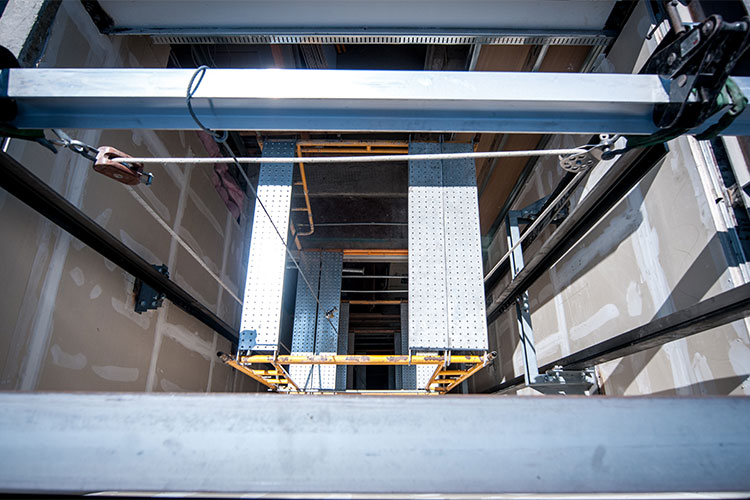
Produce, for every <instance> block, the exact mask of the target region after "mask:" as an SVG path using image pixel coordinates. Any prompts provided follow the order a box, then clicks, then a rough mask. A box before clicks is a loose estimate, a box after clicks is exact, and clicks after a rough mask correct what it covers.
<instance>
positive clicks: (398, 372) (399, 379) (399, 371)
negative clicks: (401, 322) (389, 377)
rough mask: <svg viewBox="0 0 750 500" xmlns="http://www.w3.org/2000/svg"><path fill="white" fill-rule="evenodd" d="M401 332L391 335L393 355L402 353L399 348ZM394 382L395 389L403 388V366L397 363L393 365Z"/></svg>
mask: <svg viewBox="0 0 750 500" xmlns="http://www.w3.org/2000/svg"><path fill="white" fill-rule="evenodd" d="M401 342H402V341H401V332H399V333H396V334H395V335H393V353H394V354H395V355H397V356H398V355H400V354H403V351H402V350H401ZM393 368H394V377H395V380H394V384H395V388H396V389H403V386H404V378H403V372H404V370H403V368H404V367H403V366H400V365H397V366H394V367H393Z"/></svg>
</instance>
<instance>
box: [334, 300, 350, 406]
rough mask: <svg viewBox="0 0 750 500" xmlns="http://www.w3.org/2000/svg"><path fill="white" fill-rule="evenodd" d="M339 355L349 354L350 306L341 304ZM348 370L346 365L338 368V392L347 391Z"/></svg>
mask: <svg viewBox="0 0 750 500" xmlns="http://www.w3.org/2000/svg"><path fill="white" fill-rule="evenodd" d="M336 352H337V353H338V354H349V304H348V303H345V304H343V303H342V304H341V314H340V315H339V338H338V349H337V350H336ZM346 369H347V367H346V366H344V365H341V366H337V367H336V390H337V391H344V390H346Z"/></svg>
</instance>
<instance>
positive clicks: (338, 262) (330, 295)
mask: <svg viewBox="0 0 750 500" xmlns="http://www.w3.org/2000/svg"><path fill="white" fill-rule="evenodd" d="M342 267H343V259H342V253H341V252H321V254H320V292H319V294H318V300H320V306H319V307H318V321H317V327H316V334H315V353H316V354H336V352H337V350H338V332H337V329H338V326H339V313H340V312H341V311H340V309H341V269H342ZM326 313H328V316H329V317H326ZM314 371H315V376H316V377H317V378H315V379H314V380H315V382H316V384H315V386H316V387H317V388H319V389H335V388H336V366H335V365H324V366H316V367H315V370H314Z"/></svg>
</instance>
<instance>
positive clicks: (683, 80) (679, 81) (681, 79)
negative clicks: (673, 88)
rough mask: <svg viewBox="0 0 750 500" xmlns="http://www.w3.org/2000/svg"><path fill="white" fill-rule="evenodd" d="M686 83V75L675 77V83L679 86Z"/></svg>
mask: <svg viewBox="0 0 750 500" xmlns="http://www.w3.org/2000/svg"><path fill="white" fill-rule="evenodd" d="M686 83H687V75H680V76H678V77H677V85H678V86H680V87H684V86H685V84H686Z"/></svg>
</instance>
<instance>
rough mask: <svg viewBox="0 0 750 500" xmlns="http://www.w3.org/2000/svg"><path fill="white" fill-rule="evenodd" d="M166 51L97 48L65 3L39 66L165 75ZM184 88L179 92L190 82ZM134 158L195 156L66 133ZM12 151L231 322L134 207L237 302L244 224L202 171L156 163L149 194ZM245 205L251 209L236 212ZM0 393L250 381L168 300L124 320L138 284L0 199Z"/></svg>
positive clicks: (84, 19)
mask: <svg viewBox="0 0 750 500" xmlns="http://www.w3.org/2000/svg"><path fill="white" fill-rule="evenodd" d="M168 51H169V47H168V46H163V45H162V46H159V45H152V44H151V43H150V42H149V40H148V39H147V38H141V37H121V38H118V37H105V36H102V35H100V34H99V33H98V31H97V30H96V28H95V27H94V25H93V23H92V22H91V20H90V18H89V16H88V15H87V13H86V12H85V11H84V9H83V7H82V5H81V3H80V2H63V3H62V5H61V6H60V9H59V12H58V13H57V16H56V18H55V21H54V24H53V25H52V29H51V32H50V37H49V40H48V41H47V45H46V48H45V51H44V53H43V54H42V55H41V58H40V59H39V62H38V66H40V67H164V66H165V65H166V62H167V58H168V56H169V52H168ZM186 84H187V82H186ZM68 133H69V134H70V135H71V136H72V137H75V138H78V139H80V140H83V141H84V142H86V143H88V144H93V145H110V146H114V147H116V148H118V149H121V150H123V151H127V152H128V153H130V154H133V155H142V156H148V155H153V156H184V155H188V156H190V155H197V156H205V155H206V151H205V149H204V147H203V146H202V144H201V142H200V140H199V139H198V137H197V135H196V133H194V132H154V131H148V130H138V131H104V132H101V131H96V130H86V131H75V130H72V131H68ZM7 151H8V153H9V154H11V155H12V156H13V157H15V158H16V159H18V160H19V161H20V162H21V163H22V164H24V165H25V166H27V167H28V168H29V169H31V170H32V171H33V172H34V173H35V174H36V175H38V176H40V177H41V178H42V179H43V180H44V181H45V182H47V183H49V184H50V185H51V186H52V187H53V188H54V189H56V190H57V191H58V192H60V193H61V194H63V195H64V196H65V197H66V198H67V199H68V200H69V201H70V202H72V203H73V204H75V205H76V206H78V207H79V208H80V209H81V210H83V211H84V212H85V213H86V214H87V215H88V216H89V217H91V218H92V219H94V220H95V221H96V222H97V223H99V224H100V225H102V226H103V227H105V228H106V229H107V230H108V231H109V232H111V233H112V234H114V235H116V236H117V237H119V238H120V239H121V240H122V241H123V242H124V243H125V244H126V245H127V246H128V247H130V248H131V249H132V250H134V251H135V252H136V253H138V254H139V255H140V256H141V257H143V258H144V259H146V260H148V261H149V262H151V263H154V264H167V265H168V267H169V270H170V275H171V278H172V279H173V280H174V281H176V282H177V283H178V284H179V285H180V286H182V287H183V288H185V289H186V290H187V291H189V292H190V293H191V294H192V295H193V296H194V297H196V298H197V299H198V300H200V301H201V302H202V303H203V304H205V305H206V306H208V307H209V309H211V310H212V311H214V312H215V313H216V314H217V315H218V316H220V317H221V318H222V319H224V320H225V321H226V322H228V323H229V324H231V325H238V323H239V314H240V307H239V304H237V302H236V301H235V300H234V299H233V298H232V297H231V296H230V295H229V294H228V293H226V292H225V291H224V289H223V288H222V287H221V286H220V285H219V284H218V283H217V282H216V281H215V280H214V279H213V278H212V277H211V276H210V275H209V274H208V273H207V272H206V271H205V270H204V269H203V268H202V267H201V266H200V265H199V264H198V263H197V262H196V261H195V260H194V259H193V257H191V256H190V255H189V254H188V253H187V252H186V251H185V250H184V249H183V248H182V247H181V246H180V245H179V244H178V243H177V241H176V240H175V239H174V238H172V237H171V236H170V235H169V234H168V233H167V232H166V231H165V230H164V229H163V228H162V227H161V226H160V225H159V224H158V223H157V222H156V221H155V220H154V219H153V218H152V217H151V216H150V215H149V214H148V213H147V212H146V211H145V210H144V208H143V207H142V206H141V205H140V204H139V202H138V200H137V199H136V198H135V197H134V196H133V192H135V193H137V194H138V195H139V196H140V197H142V198H143V199H144V200H145V201H146V202H147V203H148V204H149V205H150V206H151V207H152V208H153V210H154V211H155V212H156V213H158V214H159V216H161V217H162V218H163V219H164V220H165V221H166V222H167V223H168V224H169V225H170V226H171V227H172V229H174V231H175V232H176V233H177V234H179V235H180V236H181V238H182V239H183V240H184V241H186V242H187V243H188V244H189V245H190V246H191V247H192V249H193V250H194V251H195V252H196V253H197V254H198V255H199V256H201V258H202V259H203V261H204V262H205V263H206V265H207V266H208V267H209V268H210V269H211V270H212V271H213V272H214V273H216V274H218V275H219V276H221V278H222V280H223V281H224V282H225V283H226V284H227V285H228V286H229V287H230V288H231V289H232V290H234V292H235V293H236V294H237V295H239V296H240V297H242V290H241V288H240V287H241V285H240V284H241V283H242V282H243V277H244V274H245V262H244V259H245V258H246V257H245V256H244V255H243V254H244V253H245V251H246V248H245V247H246V245H245V242H246V241H247V240H248V238H247V234H246V233H247V231H249V227H248V223H247V221H248V217H247V213H245V214H243V215H242V217H241V218H240V221H239V223H238V222H237V221H236V220H235V219H234V218H233V217H232V216H231V214H230V213H229V212H228V210H227V209H226V207H225V205H224V203H223V202H222V201H221V199H220V198H219V196H218V194H217V193H216V190H215V188H214V187H213V184H212V181H211V170H210V168H211V167H179V168H178V167H177V166H175V165H167V166H153V167H151V168H150V169H149V170H151V171H152V172H153V173H154V183H153V185H152V186H150V187H146V186H137V187H135V188H134V189H133V190H132V192H131V190H130V189H129V188H127V187H125V186H124V185H122V184H120V183H117V182H115V181H113V180H112V179H110V178H108V177H104V176H102V175H99V174H97V173H96V172H94V171H93V170H92V169H91V163H90V162H88V161H87V160H85V159H83V158H81V157H79V156H76V155H74V154H72V153H71V152H69V151H65V150H63V151H60V152H59V153H58V154H57V155H53V154H52V153H51V152H49V151H47V150H45V149H43V148H42V147H40V146H38V145H36V144H34V143H26V142H23V141H11V143H10V145H9V147H8V150H7ZM246 208H247V207H246ZM0 233H2V234H3V235H5V237H3V238H2V239H1V240H0V259H1V260H2V262H4V263H5V264H4V266H3V268H4V273H3V280H4V282H5V283H4V285H5V286H4V287H3V290H2V292H0V295H2V300H0V353H3V357H2V358H0V370H1V378H0V388H1V389H4V390H13V389H21V390H102V391H104V390H106V391H169V392H171V391H232V390H242V391H251V390H257V389H258V387H257V383H256V382H254V381H252V380H251V379H249V378H247V377H244V376H240V377H236V376H235V372H234V371H233V370H232V369H231V368H229V367H226V366H224V365H222V364H221V363H220V362H217V359H216V356H215V353H216V352H217V351H219V350H223V351H229V350H230V345H229V342H228V341H226V340H225V339H223V338H221V337H219V336H218V335H217V334H216V333H214V332H213V331H212V330H210V329H209V328H207V327H206V326H204V325H203V324H201V323H200V322H198V321H197V320H195V319H194V318H192V317H191V316H189V315H187V314H186V313H184V312H183V311H182V310H180V309H178V308H177V307H175V306H174V305H172V304H170V303H169V302H168V301H165V303H164V305H163V306H162V307H161V308H160V309H158V310H156V311H149V312H146V313H143V314H138V313H135V312H134V310H133V309H134V295H133V282H134V278H133V277H132V276H130V275H128V274H127V273H125V272H124V271H122V270H121V269H120V268H118V267H116V266H115V265H114V264H112V263H111V262H109V261H107V260H106V259H104V258H103V257H102V256H100V255H99V254H97V253H96V252H94V251H92V250H91V249H89V248H87V247H86V246H84V245H83V244H81V243H80V242H79V241H77V240H76V239H74V238H72V237H71V236H70V235H68V234H67V233H65V232H64V231H61V230H60V229H59V228H57V227H56V226H55V225H54V224H52V223H50V222H49V221H47V220H46V219H44V218H43V217H41V216H40V215H38V214H37V213H36V212H34V211H33V210H32V209H30V208H28V207H27V206H26V205H24V204H23V203H22V202H20V201H19V200H17V199H15V198H14V197H12V196H11V195H9V194H7V193H6V192H4V191H0Z"/></svg>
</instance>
